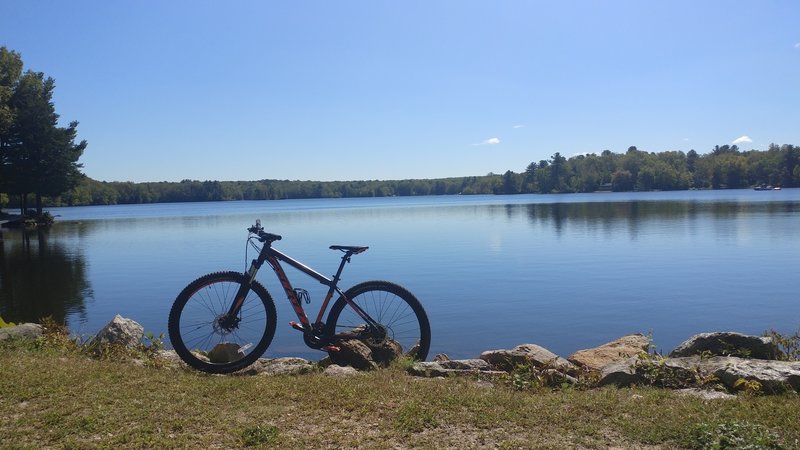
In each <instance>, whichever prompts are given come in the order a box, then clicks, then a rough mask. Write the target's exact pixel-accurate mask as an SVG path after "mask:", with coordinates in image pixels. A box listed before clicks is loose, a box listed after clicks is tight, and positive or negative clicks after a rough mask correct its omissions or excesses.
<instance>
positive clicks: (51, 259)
mask: <svg viewBox="0 0 800 450" xmlns="http://www.w3.org/2000/svg"><path fill="white" fill-rule="evenodd" d="M92 297H93V293H92V289H91V285H90V283H89V280H88V279H87V276H86V262H85V259H84V256H83V254H82V253H81V252H80V251H79V250H72V249H69V248H67V247H66V246H65V245H64V244H63V243H61V242H52V243H51V242H48V231H47V230H3V235H2V239H1V240H0V316H2V317H3V319H5V320H6V321H7V322H8V321H10V322H15V323H21V322H39V321H40V319H42V318H43V317H48V316H51V317H52V318H53V319H54V320H55V321H57V322H59V323H63V324H66V325H69V324H67V323H66V321H67V319H68V317H69V316H71V315H77V316H78V317H79V318H85V316H86V310H85V305H84V302H85V300H86V299H87V298H92Z"/></svg>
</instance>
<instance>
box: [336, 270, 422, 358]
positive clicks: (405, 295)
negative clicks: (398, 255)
mask: <svg viewBox="0 0 800 450" xmlns="http://www.w3.org/2000/svg"><path fill="white" fill-rule="evenodd" d="M344 295H345V297H347V298H349V299H350V300H351V301H353V302H355V303H356V304H357V305H358V306H359V307H360V308H361V309H362V310H364V312H366V313H367V314H369V316H370V317H371V318H372V319H373V320H375V321H376V322H378V323H379V324H380V325H381V326H382V327H384V329H385V331H386V337H387V338H389V339H392V340H394V341H396V342H397V343H398V344H400V346H401V347H402V348H403V352H404V353H405V354H406V355H407V356H410V357H413V358H415V359H418V360H420V361H424V360H425V358H427V357H428V351H429V350H430V347H431V326H430V323H429V322H428V315H427V314H426V313H425V309H423V308H422V304H421V303H420V302H419V300H417V298H416V297H415V296H414V294H412V293H411V292H409V291H408V290H406V289H405V288H403V287H402V286H399V285H397V284H394V283H390V282H388V281H367V282H365V283H361V284H358V285H355V286H353V287H351V288H350V289H348V290H347V291H346V292H345V293H344ZM364 325H365V324H364V319H362V318H361V316H359V315H358V314H356V312H355V310H353V308H352V307H350V306H349V305H348V304H347V301H346V300H345V299H344V298H343V297H339V299H338V300H336V303H334V304H333V307H332V308H331V312H330V314H328V321H327V326H328V330H329V332H330V333H331V334H338V333H342V332H348V331H355V330H357V329H360V328H363V327H364Z"/></svg>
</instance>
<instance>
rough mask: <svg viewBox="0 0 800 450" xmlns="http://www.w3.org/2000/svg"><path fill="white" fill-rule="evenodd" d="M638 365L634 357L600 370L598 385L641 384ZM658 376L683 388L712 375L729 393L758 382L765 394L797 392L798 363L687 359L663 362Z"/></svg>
mask: <svg viewBox="0 0 800 450" xmlns="http://www.w3.org/2000/svg"><path fill="white" fill-rule="evenodd" d="M638 363H639V358H638V357H633V358H630V359H628V360H626V361H620V362H616V363H611V364H609V365H607V366H605V367H603V369H602V371H601V379H600V381H599V383H598V384H599V385H600V386H605V385H609V384H613V385H617V386H629V385H631V384H637V383H642V382H644V381H645V377H644V373H643V372H642V371H641V370H640V371H637V370H636V369H637V366H639V364H638ZM658 372H660V373H661V375H662V376H668V377H669V378H670V380H669V381H670V384H673V385H674V384H677V383H684V386H683V387H691V386H690V385H691V384H692V381H696V380H697V377H698V376H701V377H708V376H711V375H713V376H714V377H716V378H717V379H718V380H719V381H720V382H722V383H723V384H724V385H725V386H726V387H727V388H728V389H731V390H742V389H743V388H742V386H741V385H740V383H741V381H742V380H744V381H747V382H752V381H755V382H757V383H758V386H760V387H761V391H762V392H764V393H781V392H786V391H789V390H794V391H796V392H800V361H768V360H762V359H743V358H736V357H732V356H714V357H711V358H704V357H700V356H687V357H680V358H667V359H665V360H663V362H662V363H661V365H660V367H659V368H658Z"/></svg>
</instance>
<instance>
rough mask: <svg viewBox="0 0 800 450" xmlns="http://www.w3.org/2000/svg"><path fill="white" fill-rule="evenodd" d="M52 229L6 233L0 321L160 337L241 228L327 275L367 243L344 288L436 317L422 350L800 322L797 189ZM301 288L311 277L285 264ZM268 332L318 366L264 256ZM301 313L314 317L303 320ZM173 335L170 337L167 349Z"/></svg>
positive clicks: (254, 206) (329, 209) (299, 211)
mask: <svg viewBox="0 0 800 450" xmlns="http://www.w3.org/2000/svg"><path fill="white" fill-rule="evenodd" d="M50 211H51V212H52V213H53V214H55V215H58V216H59V217H58V222H57V223H56V225H54V226H53V227H52V229H51V230H49V231H47V232H43V233H37V232H36V231H33V232H27V233H23V232H21V231H14V230H3V240H2V245H0V252H2V254H1V256H2V258H0V316H2V317H3V318H4V319H6V320H7V321H14V322H21V321H36V320H38V319H39V318H40V317H42V316H46V315H52V316H53V317H54V318H56V319H57V320H59V321H64V322H65V323H66V324H67V325H68V326H69V328H70V330H71V331H72V332H73V333H75V334H78V335H84V336H89V335H92V334H94V333H96V332H97V331H98V330H99V329H100V328H101V327H102V326H103V325H105V324H106V323H107V322H108V321H109V320H110V319H111V318H112V317H113V316H114V315H115V314H121V315H122V316H125V317H128V318H131V319H134V320H136V321H138V322H139V323H141V324H142V325H143V326H144V327H145V330H146V331H150V332H153V333H154V334H156V335H158V334H160V333H166V329H167V315H168V313H169V309H170V306H171V305H172V302H173V300H174V299H175V296H176V295H177V294H178V292H180V290H181V289H182V288H183V287H184V286H185V285H186V284H188V283H189V282H190V281H192V280H194V279H195V278H197V277H199V276H200V275H203V274H205V273H208V272H212V271H218V270H239V271H243V270H244V269H245V266H246V264H247V262H248V261H249V259H252V258H253V257H254V256H255V253H254V252H253V251H252V250H250V251H249V253H248V254H247V257H246V255H245V249H246V246H245V239H246V237H247V232H246V228H247V227H248V226H250V225H252V224H253V223H254V221H255V219H256V218H260V219H261V221H262V223H263V225H264V227H265V229H266V230H267V231H271V232H273V233H277V234H280V235H282V236H283V240H281V241H280V242H277V243H276V244H275V247H276V248H278V249H280V250H281V251H283V252H285V253H287V254H289V255H291V256H293V257H295V258H297V259H299V260H301V261H303V262H305V263H307V264H308V265H310V266H312V267H314V268H315V269H317V270H318V271H319V272H321V273H323V274H326V275H332V274H333V272H334V271H335V270H336V267H337V264H338V262H339V255H340V254H339V253H337V252H333V251H331V250H329V249H328V246H329V245H331V244H340V245H368V246H369V247H370V249H369V250H368V251H367V252H365V253H363V254H361V255H357V256H354V257H353V259H352V263H351V264H349V265H348V266H347V268H346V269H345V272H344V276H343V281H342V282H341V284H340V285H341V286H342V287H349V286H351V285H353V284H356V283H358V282H360V281H365V280H369V279H386V280H389V281H394V282H396V283H398V284H401V285H403V286H405V287H406V288H408V289H409V290H411V291H412V292H413V293H415V294H416V296H417V297H418V298H419V299H420V301H421V302H422V303H423V305H424V306H425V309H426V310H427V312H428V316H429V318H430V322H431V329H432V334H433V342H432V346H431V353H430V355H431V356H432V355H435V354H436V353H440V352H444V353H447V354H448V355H449V356H450V357H453V358H466V357H477V356H478V354H479V353H480V352H481V351H483V350H487V349H496V348H511V347H513V346H516V345H518V344H522V343H535V344H539V345H542V346H544V347H546V348H548V349H550V350H552V351H554V352H556V353H558V354H560V355H562V356H568V355H569V354H570V353H572V352H574V351H576V350H579V349H582V348H588V347H593V346H596V345H599V344H602V343H604V342H607V341H609V340H612V339H615V338H617V337H619V336H622V335H624V334H629V333H637V332H639V333H645V334H647V333H651V334H652V337H653V341H654V344H655V345H656V348H657V349H660V350H664V351H669V350H671V349H672V348H673V347H674V346H675V345H677V344H678V343H680V342H681V341H682V340H684V339H685V338H687V337H689V336H691V335H692V334H695V333H700V332H707V331H739V332H743V333H750V334H761V333H763V332H764V331H766V330H768V329H771V328H774V329H776V330H778V331H780V332H782V333H791V332H794V331H797V330H798V328H800V304H798V300H797V299H798V293H799V292H800V276H799V275H800V272H799V271H798V263H800V189H784V190H782V191H767V192H762V191H753V190H721V191H686V192H645V193H597V194H561V195H519V196H443V197H436V196H432V197H395V198H359V199H319V200H278V201H242V202H218V203H181V204H151V205H117V206H93V207H74V208H52V209H50ZM287 271H288V275H289V277H290V279H291V281H292V283H293V284H294V285H295V287H302V288H305V289H307V290H308V291H309V292H310V294H311V298H312V303H311V305H309V306H307V309H306V311H307V313H309V315H315V313H316V311H317V309H318V308H319V305H320V302H321V301H322V299H323V297H324V291H323V289H322V288H323V287H322V286H321V285H320V284H319V283H316V282H314V281H313V280H311V279H309V278H305V277H304V276H303V275H302V274H300V273H299V272H296V271H294V270H292V269H287ZM258 278H259V280H260V281H261V282H262V283H263V284H264V285H265V286H266V287H267V289H268V290H269V291H270V292H271V293H272V296H273V298H274V299H275V302H276V306H277V309H278V330H277V332H276V336H275V339H274V341H273V343H272V345H271V346H270V348H269V349H268V350H267V353H266V356H268V357H277V356H289V355H292V356H295V355H296V356H302V357H306V358H311V359H318V358H319V357H321V356H322V355H323V353H321V352H318V351H314V350H310V349H308V348H307V347H305V345H304V344H303V341H302V336H301V335H300V333H299V332H297V331H295V330H293V329H291V328H290V327H289V326H288V325H287V324H288V322H289V321H290V320H295V319H296V318H295V315H294V313H293V311H292V309H291V307H290V306H289V304H288V301H287V300H286V298H285V295H284V294H283V293H282V291H281V290H280V286H279V284H278V283H277V280H276V279H275V276H274V274H273V273H272V271H271V270H269V268H268V267H264V268H263V269H262V271H261V272H260V273H259V277H258ZM312 312H313V314H312ZM167 344H168V342H167Z"/></svg>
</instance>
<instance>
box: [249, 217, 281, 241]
mask: <svg viewBox="0 0 800 450" xmlns="http://www.w3.org/2000/svg"><path fill="white" fill-rule="evenodd" d="M247 231H249V232H250V233H252V234H255V235H257V236H258V240H260V241H261V242H264V241H269V242H274V241H280V240H281V236H280V235H278V234H272V233H267V232H266V231H264V227H262V226H261V219H256V224H255V225H253V226H252V227H249V228H248V229H247Z"/></svg>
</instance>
